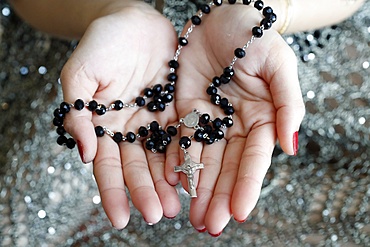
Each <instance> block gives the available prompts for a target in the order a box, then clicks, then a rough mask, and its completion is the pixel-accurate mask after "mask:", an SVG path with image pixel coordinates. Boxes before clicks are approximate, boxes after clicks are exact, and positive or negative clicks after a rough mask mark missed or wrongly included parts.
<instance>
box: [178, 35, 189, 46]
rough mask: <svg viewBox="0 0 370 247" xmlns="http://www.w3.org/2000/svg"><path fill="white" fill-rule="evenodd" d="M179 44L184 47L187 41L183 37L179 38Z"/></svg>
mask: <svg viewBox="0 0 370 247" xmlns="http://www.w3.org/2000/svg"><path fill="white" fill-rule="evenodd" d="M179 44H180V45H181V46H186V45H187V44H188V40H187V39H186V38H184V37H180V38H179Z"/></svg>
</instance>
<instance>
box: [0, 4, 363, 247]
mask: <svg viewBox="0 0 370 247" xmlns="http://www.w3.org/2000/svg"><path fill="white" fill-rule="evenodd" d="M0 3H1V4H0V8H1V12H0V13H1V26H0V41H1V43H0V46H1V49H0V140H1V141H0V246H4V247H5V246H369V245H370V238H369V236H370V216H369V210H370V206H369V196H370V185H369V184H370V182H369V181H370V178H369V175H370V174H369V167H370V159H369V158H370V129H369V127H370V108H369V106H370V76H369V75H370V73H369V72H370V68H369V67H370V65H369V63H370V47H369V46H370V2H369V1H367V2H366V3H365V5H364V6H363V7H362V9H361V10H360V11H359V12H358V13H357V14H356V15H354V16H353V17H352V18H350V19H349V20H347V21H345V22H343V23H340V24H339V25H337V26H335V27H328V28H324V29H321V30H317V31H312V32H306V33H298V34H296V35H289V36H285V37H284V38H285V39H286V41H287V43H288V44H290V45H291V47H292V49H293V50H294V51H295V52H296V54H297V58H298V59H299V76H300V81H301V86H302V93H303V97H304V100H305V103H306V107H307V114H306V117H305V119H304V121H303V124H302V127H301V130H300V134H299V138H300V148H299V154H298V156H297V157H288V156H287V155H285V154H283V153H282V152H281V150H280V149H279V148H276V150H275V153H274V157H273V160H272V166H271V168H270V170H269V173H268V175H267V177H266V179H265V183H264V187H263V190H262V194H261V198H260V200H259V203H258V205H257V207H256V209H255V210H254V211H253V213H252V215H251V217H250V218H249V219H248V220H247V222H245V223H243V224H239V223H236V222H234V221H231V222H230V224H229V225H228V226H227V227H226V229H225V230H224V232H223V234H222V235H221V236H220V237H219V238H212V237H210V236H209V235H208V234H206V233H203V234H202V233H198V232H196V231H195V230H194V229H193V228H192V227H191V225H190V223H189V221H188V209H189V206H188V205H189V201H190V199H189V197H188V196H187V195H185V194H184V193H181V190H180V189H179V192H180V197H181V201H182V205H183V208H182V211H181V213H180V214H179V215H178V216H177V217H176V218H175V219H172V220H169V219H162V220H161V221H160V222H159V223H158V224H156V225H154V226H148V225H147V224H146V223H145V221H144V220H143V219H142V217H141V215H140V214H139V213H138V212H137V211H136V210H135V209H134V208H132V216H131V220H130V223H129V225H128V227H127V228H125V229H124V230H122V231H118V230H114V229H112V227H111V225H110V223H109V221H108V220H107V218H106V216H105V214H104V212H103V210H102V207H101V204H100V197H99V193H98V191H97V188H96V184H95V181H94V179H93V176H92V169H91V168H92V167H91V166H92V165H91V164H89V165H84V164H82V163H81V162H80V159H79V157H78V154H77V151H76V150H73V151H70V150H65V149H64V148H61V147H59V146H58V145H56V144H55V142H54V140H55V138H56V136H57V134H56V133H55V131H54V128H53V126H52V124H51V122H52V112H53V109H55V108H56V107H57V105H58V103H59V102H61V101H62V98H61V97H62V96H61V88H60V85H59V84H58V83H57V80H58V77H59V73H60V70H61V68H62V66H63V64H64V63H65V61H66V60H67V58H68V56H69V55H70V54H71V52H72V50H73V47H74V45H75V44H74V43H73V42H72V43H70V42H64V41H60V40H56V39H53V38H50V37H49V36H47V35H45V34H42V33H40V32H36V31H34V30H33V29H31V28H30V27H28V26H27V25H26V24H24V23H22V22H20V21H19V19H17V18H16V17H15V15H14V13H13V11H12V10H11V9H10V8H9V7H8V5H7V4H6V3H4V2H2V1H1V2H0ZM195 10H196V7H195V5H194V4H193V3H190V2H188V1H167V2H166V5H165V8H164V10H163V11H164V14H165V15H166V16H168V18H170V19H171V21H172V22H173V23H174V24H175V26H176V28H177V30H178V31H179V30H180V29H181V26H182V25H183V24H184V23H185V22H186V20H187V18H189V17H190V16H191V15H192V14H193V13H194V12H195Z"/></svg>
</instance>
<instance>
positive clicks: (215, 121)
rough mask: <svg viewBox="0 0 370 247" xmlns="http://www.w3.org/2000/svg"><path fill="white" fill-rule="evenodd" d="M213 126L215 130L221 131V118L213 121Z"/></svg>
mask: <svg viewBox="0 0 370 247" xmlns="http://www.w3.org/2000/svg"><path fill="white" fill-rule="evenodd" d="M212 125H213V128H215V129H219V128H221V127H222V120H221V119H220V118H215V119H214V120H213V121H212Z"/></svg>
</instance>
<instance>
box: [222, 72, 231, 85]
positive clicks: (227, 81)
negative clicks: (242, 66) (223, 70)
mask: <svg viewBox="0 0 370 247" xmlns="http://www.w3.org/2000/svg"><path fill="white" fill-rule="evenodd" d="M220 81H221V83H222V84H227V83H229V82H230V77H228V76H226V75H224V74H222V75H221V76H220Z"/></svg>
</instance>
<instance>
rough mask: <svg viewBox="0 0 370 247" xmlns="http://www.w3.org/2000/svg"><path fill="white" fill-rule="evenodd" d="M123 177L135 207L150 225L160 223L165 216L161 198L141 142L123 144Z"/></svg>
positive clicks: (121, 145)
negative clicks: (156, 189)
mask: <svg viewBox="0 0 370 247" xmlns="http://www.w3.org/2000/svg"><path fill="white" fill-rule="evenodd" d="M120 147H121V160H122V167H123V175H124V178H125V181H126V185H127V188H128V190H129V191H130V195H131V200H132V203H133V204H134V206H135V207H136V208H137V209H138V210H139V212H140V213H141V214H142V215H143V217H144V220H145V221H146V222H147V223H148V224H155V223H157V222H159V221H160V219H161V218H162V215H163V210H162V206H161V203H160V200H159V197H158V195H157V193H156V191H155V188H154V184H153V180H152V177H151V174H150V171H149V167H148V162H147V157H146V154H145V151H144V149H143V146H142V144H141V143H139V142H134V143H121V144H120Z"/></svg>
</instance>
